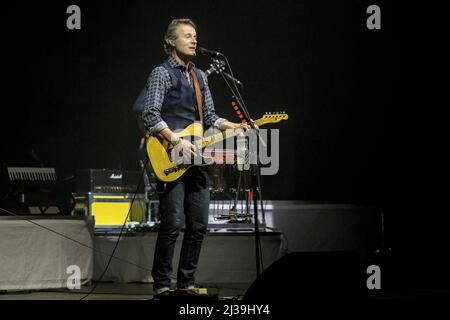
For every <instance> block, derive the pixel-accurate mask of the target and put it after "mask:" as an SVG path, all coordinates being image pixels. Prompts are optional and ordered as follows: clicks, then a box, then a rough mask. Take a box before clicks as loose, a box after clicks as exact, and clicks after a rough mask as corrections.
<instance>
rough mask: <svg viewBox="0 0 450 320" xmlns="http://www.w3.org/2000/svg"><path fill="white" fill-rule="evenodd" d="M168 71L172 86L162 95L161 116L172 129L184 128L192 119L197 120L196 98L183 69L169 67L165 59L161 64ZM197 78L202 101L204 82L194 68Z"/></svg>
mask: <svg viewBox="0 0 450 320" xmlns="http://www.w3.org/2000/svg"><path fill="white" fill-rule="evenodd" d="M161 66H163V67H164V68H166V69H167V71H169V74H170V79H171V80H172V87H171V88H170V89H169V91H168V92H167V94H166V95H165V97H164V102H163V105H162V107H161V117H162V118H163V120H164V121H165V122H166V123H167V125H168V126H169V128H170V129H171V130H172V131H173V130H177V129H184V128H185V127H187V126H188V125H190V124H191V123H193V122H194V121H199V120H200V118H199V113H198V106H197V98H196V95H195V90H194V88H193V86H191V85H190V84H189V82H188V80H187V79H186V76H185V75H184V74H183V72H184V71H183V70H182V69H179V68H171V67H170V65H169V63H168V62H167V61H165V62H164V63H162V64H161ZM194 72H195V73H196V75H197V79H198V82H199V85H200V90H201V92H202V101H205V97H204V87H205V85H204V83H203V81H202V77H201V75H200V72H199V71H198V70H196V69H195V68H194Z"/></svg>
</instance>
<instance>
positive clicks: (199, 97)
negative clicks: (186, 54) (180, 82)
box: [190, 68, 203, 124]
mask: <svg viewBox="0 0 450 320" xmlns="http://www.w3.org/2000/svg"><path fill="white" fill-rule="evenodd" d="M190 73H191V75H192V79H193V80H194V89H195V95H196V97H197V107H198V113H199V116H200V122H201V123H202V124H203V104H202V92H201V90H200V84H199V83H198V79H197V75H196V73H195V71H194V68H191V71H190Z"/></svg>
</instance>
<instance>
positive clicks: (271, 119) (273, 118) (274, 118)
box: [201, 113, 288, 149]
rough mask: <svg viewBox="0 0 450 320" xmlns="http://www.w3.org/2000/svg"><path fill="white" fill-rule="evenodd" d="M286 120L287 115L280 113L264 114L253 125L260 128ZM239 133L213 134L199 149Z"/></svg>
mask: <svg viewBox="0 0 450 320" xmlns="http://www.w3.org/2000/svg"><path fill="white" fill-rule="evenodd" d="M287 119H288V115H287V114H285V113H282V114H279V113H274V114H266V115H264V116H263V117H262V118H260V119H258V120H255V121H254V123H255V124H256V125H257V126H258V127H261V126H263V125H265V124H267V123H277V122H280V121H281V120H287ZM241 132H242V130H236V129H228V130H225V131H222V132H219V133H216V134H213V135H212V136H209V137H206V138H203V140H202V143H201V147H202V149H203V148H206V147H207V146H209V145H211V144H213V143H217V142H219V141H223V140H226V139H228V138H231V137H234V136H236V135H238V134H239V133H241Z"/></svg>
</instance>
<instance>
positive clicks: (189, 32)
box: [172, 24, 197, 58]
mask: <svg viewBox="0 0 450 320" xmlns="http://www.w3.org/2000/svg"><path fill="white" fill-rule="evenodd" d="M177 34H178V37H177V39H176V40H172V41H173V42H172V44H173V45H174V46H175V51H176V53H177V54H178V55H184V56H187V57H189V58H193V57H195V49H196V48H197V33H196V32H195V29H194V28H193V27H192V26H191V25H190V24H180V25H179V26H178V30H177Z"/></svg>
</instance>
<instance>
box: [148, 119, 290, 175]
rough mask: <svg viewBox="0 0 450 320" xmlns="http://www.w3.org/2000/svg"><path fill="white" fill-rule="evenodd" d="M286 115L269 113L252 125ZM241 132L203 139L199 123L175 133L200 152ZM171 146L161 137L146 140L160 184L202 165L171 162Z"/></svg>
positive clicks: (226, 131)
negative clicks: (189, 141)
mask: <svg viewBox="0 0 450 320" xmlns="http://www.w3.org/2000/svg"><path fill="white" fill-rule="evenodd" d="M287 119H288V115H287V114H286V113H269V114H265V115H264V116H263V117H262V118H260V119H258V120H255V121H254V123H255V124H257V125H258V127H261V126H263V125H265V124H267V123H277V122H280V121H282V120H287ZM241 132H242V129H241V130H234V129H229V130H225V131H221V132H219V133H217V134H213V135H211V136H208V137H203V126H202V125H201V124H200V123H199V122H194V123H192V124H190V125H189V126H187V127H186V128H185V129H184V130H183V131H181V132H177V134H178V135H179V136H180V137H182V138H188V139H191V138H193V144H194V145H195V146H196V150H198V151H200V152H202V151H203V149H205V148H206V147H208V146H210V145H212V144H214V143H217V142H220V141H222V140H226V139H228V138H231V137H234V136H236V135H238V134H240V133H241ZM172 149H173V146H172V144H171V143H170V142H169V141H167V140H166V139H164V138H162V137H156V136H150V137H149V138H148V140H147V154H148V158H149V160H150V164H151V166H152V168H153V171H154V173H155V175H156V177H157V178H158V180H160V181H162V182H171V181H175V180H177V179H178V178H180V177H181V176H182V175H183V174H184V173H185V172H186V171H187V170H188V169H189V168H191V167H193V166H198V165H206V164H204V163H202V164H184V163H176V162H174V161H172V158H171V152H172Z"/></svg>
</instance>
